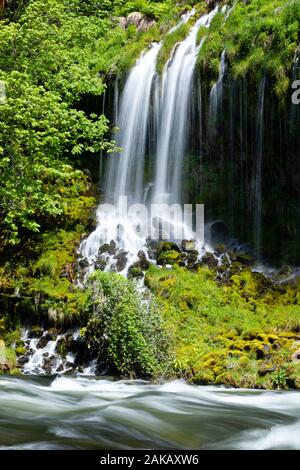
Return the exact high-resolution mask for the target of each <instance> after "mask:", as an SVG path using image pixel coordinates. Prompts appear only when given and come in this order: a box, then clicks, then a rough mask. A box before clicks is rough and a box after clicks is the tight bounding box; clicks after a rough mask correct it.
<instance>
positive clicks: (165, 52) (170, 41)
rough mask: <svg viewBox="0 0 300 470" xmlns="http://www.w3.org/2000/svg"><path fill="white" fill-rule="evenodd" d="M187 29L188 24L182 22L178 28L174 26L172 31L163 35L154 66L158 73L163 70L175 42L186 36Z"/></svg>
mask: <svg viewBox="0 0 300 470" xmlns="http://www.w3.org/2000/svg"><path fill="white" fill-rule="evenodd" d="M189 29H190V28H189V25H188V24H182V25H180V26H179V27H178V28H176V29H175V30H174V31H173V32H171V33H169V34H167V35H166V36H165V38H164V40H163V44H162V47H161V49H160V51H159V53H158V57H157V64H156V68H157V71H158V73H160V74H161V73H162V72H163V69H164V66H165V64H166V63H167V61H168V60H169V59H170V57H171V56H172V51H173V50H174V47H175V46H176V44H178V43H179V42H181V41H183V40H184V39H185V38H186V36H187V34H188V32H189Z"/></svg>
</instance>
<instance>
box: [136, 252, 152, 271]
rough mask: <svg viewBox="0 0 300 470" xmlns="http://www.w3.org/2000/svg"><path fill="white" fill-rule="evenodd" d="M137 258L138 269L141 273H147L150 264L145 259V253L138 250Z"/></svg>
mask: <svg viewBox="0 0 300 470" xmlns="http://www.w3.org/2000/svg"><path fill="white" fill-rule="evenodd" d="M137 256H138V259H139V263H138V264H139V266H140V268H141V269H142V270H143V271H147V269H149V267H150V263H149V261H148V259H147V256H146V254H145V252H144V251H143V250H140V251H139V252H138V255H137Z"/></svg>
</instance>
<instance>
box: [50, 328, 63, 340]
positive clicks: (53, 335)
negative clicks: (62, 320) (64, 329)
mask: <svg viewBox="0 0 300 470" xmlns="http://www.w3.org/2000/svg"><path fill="white" fill-rule="evenodd" d="M60 334H61V330H58V329H57V328H50V329H49V330H48V332H47V337H48V338H49V340H51V341H55V340H56V339H57V337H58V335H60Z"/></svg>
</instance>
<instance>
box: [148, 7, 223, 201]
mask: <svg viewBox="0 0 300 470" xmlns="http://www.w3.org/2000/svg"><path fill="white" fill-rule="evenodd" d="M217 11H218V7H216V8H215V10H213V11H212V12H210V13H209V14H207V15H204V16H202V17H201V18H200V19H199V20H198V21H197V22H196V24H195V26H194V27H193V28H192V29H191V31H190V33H189V35H188V36H187V38H186V39H185V40H184V41H182V42H181V43H180V44H179V45H178V46H177V48H176V50H175V53H174V55H173V57H172V60H170V61H169V62H168V63H167V66H166V68H165V70H164V73H163V78H162V94H161V102H160V109H161V116H160V124H159V132H158V144H157V156H156V176H155V184H154V188H155V191H154V197H153V202H154V203H174V202H179V203H180V202H181V179H182V178H181V176H182V175H181V169H182V161H183V158H184V155H185V152H186V142H187V138H188V132H189V118H188V117H189V116H188V113H189V106H190V104H191V103H190V102H191V99H190V98H191V90H192V86H191V85H192V79H193V74H194V69H195V64H196V60H197V55H198V52H199V49H200V48H201V45H202V43H203V41H202V42H201V43H200V45H199V46H197V44H196V42H197V33H198V30H199V28H200V27H202V26H206V27H209V25H210V23H211V21H212V19H213V17H214V16H215V15H216V13H217Z"/></svg>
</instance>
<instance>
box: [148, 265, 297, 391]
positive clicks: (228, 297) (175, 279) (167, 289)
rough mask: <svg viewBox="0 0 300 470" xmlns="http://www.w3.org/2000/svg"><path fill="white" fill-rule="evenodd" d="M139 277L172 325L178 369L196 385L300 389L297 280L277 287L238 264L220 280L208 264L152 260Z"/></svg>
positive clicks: (165, 319) (169, 327)
mask: <svg viewBox="0 0 300 470" xmlns="http://www.w3.org/2000/svg"><path fill="white" fill-rule="evenodd" d="M146 284H147V286H148V287H149V288H150V289H151V290H152V291H153V293H154V294H155V296H156V298H157V301H158V302H159V304H160V306H161V312H162V315H163V318H164V321H165V326H166V328H167V329H168V330H169V331H170V332H171V335H172V338H173V350H174V354H175V357H176V359H175V364H174V367H175V369H176V370H177V373H178V375H179V376H183V377H185V378H186V379H188V380H191V381H193V382H196V383H201V384H225V385H229V386H233V387H248V388H289V387H291V388H299V385H300V382H299V377H300V365H299V362H298V360H295V357H296V356H297V353H296V351H297V348H298V346H299V339H300V304H299V291H300V283H299V282H295V283H294V284H293V285H291V286H285V287H284V288H283V287H278V286H275V285H274V284H272V282H271V281H269V280H267V279H266V278H265V277H264V276H263V275H258V274H257V273H252V272H251V270H250V269H249V268H247V267H245V266H244V267H242V269H241V271H240V272H239V273H238V274H232V275H231V276H230V277H229V278H227V279H226V281H225V282H220V280H217V279H216V269H215V268H213V269H212V268H208V267H206V266H204V267H200V268H199V269H198V270H197V272H192V271H189V270H187V269H186V268H180V267H178V266H177V267H176V266H175V267H173V269H172V270H165V269H158V268H156V267H151V268H150V269H149V270H148V271H147V273H146ZM297 357H298V356H297Z"/></svg>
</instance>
